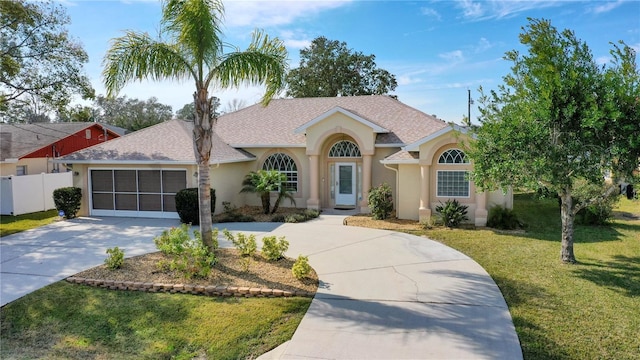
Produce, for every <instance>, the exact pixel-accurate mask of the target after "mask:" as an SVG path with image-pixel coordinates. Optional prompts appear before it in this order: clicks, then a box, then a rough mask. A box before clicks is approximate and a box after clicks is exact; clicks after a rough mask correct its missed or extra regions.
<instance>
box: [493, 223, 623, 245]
mask: <svg viewBox="0 0 640 360" xmlns="http://www.w3.org/2000/svg"><path fill="white" fill-rule="evenodd" d="M620 225H623V224H617V223H615V224H609V225H600V226H597V225H594V226H587V225H574V232H573V241H574V243H576V244H580V243H584V244H586V243H598V242H608V241H618V240H620V239H621V238H622V237H624V234H622V233H621V232H620V231H619V230H618V228H619V226H620ZM496 233H497V234H500V235H505V234H506V235H512V236H521V237H523V238H529V239H536V240H543V241H553V242H558V243H559V242H560V240H561V239H562V230H561V229H560V227H549V228H547V229H525V232H524V233H513V234H508V233H505V232H498V231H496Z"/></svg>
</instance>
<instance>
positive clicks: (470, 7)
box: [456, 0, 566, 21]
mask: <svg viewBox="0 0 640 360" xmlns="http://www.w3.org/2000/svg"><path fill="white" fill-rule="evenodd" d="M565 4H566V2H564V1H561V0H528V1H503V0H486V1H477V2H474V1H472V0H458V1H457V3H456V6H457V7H458V8H459V9H460V10H462V17H463V18H465V19H468V20H473V21H479V20H493V19H504V18H511V17H514V16H517V15H519V14H521V13H523V12H526V11H529V10H534V9H544V8H549V7H557V6H562V5H565Z"/></svg>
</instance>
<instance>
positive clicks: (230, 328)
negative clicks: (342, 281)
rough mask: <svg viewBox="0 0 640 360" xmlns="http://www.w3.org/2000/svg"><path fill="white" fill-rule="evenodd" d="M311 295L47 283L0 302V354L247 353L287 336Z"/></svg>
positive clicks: (53, 356) (148, 356) (166, 355)
mask: <svg viewBox="0 0 640 360" xmlns="http://www.w3.org/2000/svg"><path fill="white" fill-rule="evenodd" d="M310 304H311V299H309V298H250V299H245V298H243V299H239V298H211V297H204V296H196V295H186V294H180V295H175V294H161V293H155V294H152V293H142V292H133V291H112V290H105V289H99V288H92V287H88V286H79V285H74V284H69V283H66V282H64V281H61V282H58V283H55V284H52V285H50V286H47V287H45V288H43V289H40V290H38V291H36V292H33V293H31V294H29V295H26V296H25V297H23V298H21V299H18V300H16V301H14V302H12V303H10V304H8V305H6V306H4V307H2V309H1V310H0V311H1V313H0V324H1V325H0V326H1V327H0V330H1V332H0V337H1V338H2V346H1V350H0V358H3V359H9V358H11V359H13V358H20V359H22V358H24V359H36V358H37V359H44V358H47V359H97V358H99V359H193V358H208V359H245V358H255V357H256V356H258V355H260V354H263V353H264V352H266V351H268V350H270V349H272V348H274V347H276V346H277V345H279V344H281V343H283V342H285V341H287V340H289V339H291V337H292V336H293V332H294V331H295V329H296V328H297V326H298V324H299V323H300V320H302V317H303V316H304V314H305V313H306V311H307V308H308V307H309V305H310Z"/></svg>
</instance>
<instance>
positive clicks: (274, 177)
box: [240, 170, 296, 214]
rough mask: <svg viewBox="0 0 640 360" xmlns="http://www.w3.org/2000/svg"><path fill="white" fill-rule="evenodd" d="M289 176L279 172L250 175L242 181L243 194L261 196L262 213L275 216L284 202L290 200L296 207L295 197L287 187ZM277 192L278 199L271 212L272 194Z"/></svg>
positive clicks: (268, 171)
mask: <svg viewBox="0 0 640 360" xmlns="http://www.w3.org/2000/svg"><path fill="white" fill-rule="evenodd" d="M286 181H287V176H286V175H285V174H283V173H281V172H279V171H278V170H258V171H252V172H250V173H248V174H247V175H246V176H245V177H244V180H243V181H242V190H240V192H241V193H254V194H258V196H260V200H261V201H262V211H263V213H265V214H269V213H271V214H274V213H275V212H276V211H278V207H280V203H282V200H284V199H289V200H290V201H291V203H292V204H294V205H295V203H296V202H295V199H294V198H293V195H291V193H290V192H289V191H288V189H287V187H286ZM273 191H277V192H278V198H277V199H276V203H275V204H274V205H273V210H271V192H273Z"/></svg>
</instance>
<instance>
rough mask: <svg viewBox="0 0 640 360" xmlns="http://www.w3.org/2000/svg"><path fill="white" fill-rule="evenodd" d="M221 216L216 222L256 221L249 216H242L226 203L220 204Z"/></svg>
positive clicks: (236, 209)
mask: <svg viewBox="0 0 640 360" xmlns="http://www.w3.org/2000/svg"><path fill="white" fill-rule="evenodd" d="M222 207H223V210H222V214H223V215H222V216H221V217H220V218H219V219H218V222H221V223H225V222H254V221H256V219H255V218H254V217H253V216H250V215H243V214H241V213H240V212H239V211H238V208H236V207H235V206H234V205H232V204H231V203H230V202H228V201H223V202H222Z"/></svg>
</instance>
